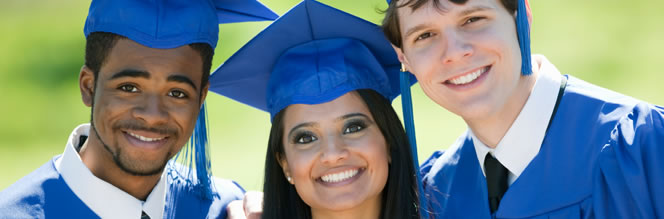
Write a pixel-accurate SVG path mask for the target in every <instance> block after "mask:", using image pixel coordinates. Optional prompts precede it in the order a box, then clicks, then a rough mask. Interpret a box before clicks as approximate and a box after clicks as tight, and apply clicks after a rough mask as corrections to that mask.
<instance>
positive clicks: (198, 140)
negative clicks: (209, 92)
mask: <svg viewBox="0 0 664 219" xmlns="http://www.w3.org/2000/svg"><path fill="white" fill-rule="evenodd" d="M190 144H191V145H193V148H194V151H193V155H194V157H195V161H194V162H195V166H196V179H197V180H198V182H197V184H196V186H197V188H198V189H200V192H201V194H202V195H203V197H207V198H210V199H211V198H212V190H211V188H210V184H211V180H210V175H211V174H210V172H211V171H210V168H211V165H210V159H209V157H208V156H207V155H208V154H209V150H208V132H207V110H206V106H205V102H203V106H202V107H201V111H200V112H199V113H198V119H197V120H196V126H195V127H194V133H193V134H192V136H191V142H190ZM189 168H192V166H189ZM190 170H191V169H190Z"/></svg>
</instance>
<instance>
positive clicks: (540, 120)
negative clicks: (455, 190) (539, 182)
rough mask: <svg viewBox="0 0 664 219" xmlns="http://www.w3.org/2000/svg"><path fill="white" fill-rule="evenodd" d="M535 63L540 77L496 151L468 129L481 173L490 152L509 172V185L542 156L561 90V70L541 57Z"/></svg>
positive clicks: (534, 58)
mask: <svg viewBox="0 0 664 219" xmlns="http://www.w3.org/2000/svg"><path fill="white" fill-rule="evenodd" d="M533 60H534V62H536V64H537V65H535V66H539V69H537V70H536V71H538V76H537V81H536V82H535V86H534V87H533V90H532V92H531V93H530V96H529V97H528V100H526V104H525V105H524V106H523V109H522V110H521V112H520V113H519V115H518V116H517V118H516V120H514V123H512V126H511V127H510V128H509V129H508V130H507V133H505V136H503V138H502V139H501V140H500V142H498V145H497V146H496V148H489V147H487V146H486V145H485V144H484V143H482V142H481V141H480V140H479V139H478V138H477V136H475V134H474V133H473V132H472V130H469V134H470V136H471V137H472V138H473V144H474V145H475V152H476V154H477V159H478V161H479V162H480V167H482V173H484V158H485V156H486V154H487V153H491V154H492V155H493V156H494V157H496V159H497V160H498V161H500V163H501V164H503V165H504V166H505V168H507V170H509V172H510V174H509V176H508V180H509V184H510V185H511V184H512V183H513V182H514V181H516V179H517V178H518V177H519V176H520V175H521V173H522V172H523V170H525V169H526V167H527V166H528V164H530V161H532V160H533V158H535V156H536V155H537V153H539V150H540V147H541V146H542V142H543V141H544V136H545V134H546V128H547V126H548V124H549V119H550V118H551V114H552V113H553V108H554V107H555V104H556V99H557V96H558V92H559V91H560V83H561V80H560V79H561V74H560V72H559V71H558V69H556V67H555V66H553V64H551V62H549V60H547V59H546V58H545V57H544V56H542V55H533ZM533 64H535V63H533ZM485 175H486V174H485Z"/></svg>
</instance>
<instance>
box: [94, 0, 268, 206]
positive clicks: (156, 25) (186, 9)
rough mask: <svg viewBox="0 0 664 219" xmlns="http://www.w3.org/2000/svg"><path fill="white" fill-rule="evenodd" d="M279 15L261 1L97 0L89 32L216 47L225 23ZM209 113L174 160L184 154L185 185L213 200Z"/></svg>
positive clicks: (153, 43) (164, 44) (160, 44)
mask: <svg viewBox="0 0 664 219" xmlns="http://www.w3.org/2000/svg"><path fill="white" fill-rule="evenodd" d="M277 17H278V15H277V14H275V13H274V12H272V11H271V10H270V9H268V8H267V7H265V6H264V5H263V4H261V3H260V2H258V1H257V0H93V1H92V3H91V4H90V10H89V12H88V17H87V19H86V21H85V27H84V33H85V36H86V37H87V36H88V35H89V34H90V33H93V32H110V33H114V34H118V35H121V36H124V37H127V38H129V39H131V40H133V41H135V42H137V43H140V44H142V45H144V46H147V47H151V48H159V49H168V48H176V47H180V46H183V45H188V44H191V43H207V44H209V45H210V46H212V48H215V47H216V46H217V41H218V39H219V24H220V23H233V22H244V21H267V20H275V19H276V18H277ZM206 114H207V113H206V110H205V104H203V107H201V111H200V112H199V115H198V119H197V120H196V126H195V128H194V133H193V134H192V136H191V139H190V143H189V145H188V146H187V147H185V148H184V149H183V150H182V151H181V152H179V153H178V154H177V155H176V157H175V158H174V160H177V159H178V158H179V157H180V155H181V154H183V153H184V155H183V159H184V161H183V162H184V163H185V164H187V166H188V168H187V171H186V172H185V173H184V174H185V175H186V179H185V180H186V183H188V184H191V185H194V186H195V187H196V188H197V191H198V192H199V193H200V194H201V195H202V196H203V197H206V198H211V197H212V196H213V195H214V194H213V192H212V190H211V189H210V184H211V180H210V160H209V157H208V156H207V154H208V152H207V136H208V133H207V125H206V123H207V115H206ZM185 167H186V166H185ZM194 168H195V169H194ZM192 174H195V175H196V178H192V177H191V175H192Z"/></svg>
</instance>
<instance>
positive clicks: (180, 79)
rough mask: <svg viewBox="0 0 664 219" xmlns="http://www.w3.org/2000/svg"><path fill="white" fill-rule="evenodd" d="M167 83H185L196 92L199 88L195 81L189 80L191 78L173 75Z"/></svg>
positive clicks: (167, 79)
mask: <svg viewBox="0 0 664 219" xmlns="http://www.w3.org/2000/svg"><path fill="white" fill-rule="evenodd" d="M166 81H172V82H180V83H185V84H188V85H189V86H191V87H192V88H194V90H198V88H197V87H196V84H194V81H192V80H191V79H189V77H187V76H183V75H171V76H168V78H166Z"/></svg>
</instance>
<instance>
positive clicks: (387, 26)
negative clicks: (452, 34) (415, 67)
mask: <svg viewBox="0 0 664 219" xmlns="http://www.w3.org/2000/svg"><path fill="white" fill-rule="evenodd" d="M404 1H406V2H405V3H403V4H399V0H392V1H391V2H390V4H389V6H388V8H387V10H385V18H383V24H382V25H381V27H382V28H383V33H384V34H385V37H387V39H388V40H389V41H390V42H391V43H392V44H394V45H395V46H396V47H398V48H401V47H402V42H403V39H401V30H400V29H399V15H398V13H397V9H399V8H402V7H406V6H409V7H410V9H411V10H413V11H415V10H417V9H419V8H420V7H422V6H423V5H424V4H426V3H428V2H430V1H433V4H434V5H436V7H437V8H438V9H440V10H444V8H441V7H442V6H441V4H440V1H441V0H404ZM449 1H450V2H452V3H454V4H458V5H462V4H465V3H466V2H467V1H468V0H449ZM517 1H518V0H500V2H501V3H502V4H503V6H504V7H505V9H507V11H508V12H509V13H510V14H514V12H516V8H517V4H518V2H517Z"/></svg>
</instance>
